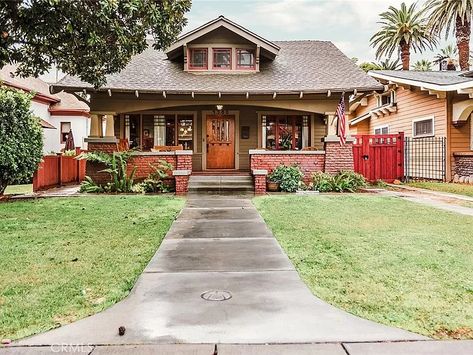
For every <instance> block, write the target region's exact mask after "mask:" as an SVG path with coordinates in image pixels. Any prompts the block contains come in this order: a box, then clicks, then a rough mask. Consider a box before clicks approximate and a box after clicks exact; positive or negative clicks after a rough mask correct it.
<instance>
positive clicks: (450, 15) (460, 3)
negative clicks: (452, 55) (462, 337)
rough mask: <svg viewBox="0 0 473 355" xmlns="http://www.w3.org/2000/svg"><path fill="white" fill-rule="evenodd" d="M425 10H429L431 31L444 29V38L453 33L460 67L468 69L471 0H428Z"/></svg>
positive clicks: (437, 31)
mask: <svg viewBox="0 0 473 355" xmlns="http://www.w3.org/2000/svg"><path fill="white" fill-rule="evenodd" d="M425 10H426V11H429V16H428V17H429V21H428V25H429V28H430V30H431V31H432V33H435V34H440V33H442V32H444V31H445V38H447V37H448V35H449V34H450V33H452V34H455V37H456V38H457V48H458V56H459V59H458V61H459V63H460V69H461V70H469V69H470V65H469V63H468V59H469V56H470V34H471V18H472V16H473V0H428V1H427V2H426V4H425Z"/></svg>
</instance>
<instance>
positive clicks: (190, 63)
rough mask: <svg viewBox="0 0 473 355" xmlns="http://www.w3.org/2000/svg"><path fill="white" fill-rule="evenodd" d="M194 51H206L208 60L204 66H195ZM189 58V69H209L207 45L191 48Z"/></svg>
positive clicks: (207, 59)
mask: <svg viewBox="0 0 473 355" xmlns="http://www.w3.org/2000/svg"><path fill="white" fill-rule="evenodd" d="M193 51H203V52H205V57H206V61H205V66H204V67H195V66H193V64H192V52H193ZM187 59H188V67H189V70H209V49H208V48H206V47H195V48H189V53H188V56H187Z"/></svg>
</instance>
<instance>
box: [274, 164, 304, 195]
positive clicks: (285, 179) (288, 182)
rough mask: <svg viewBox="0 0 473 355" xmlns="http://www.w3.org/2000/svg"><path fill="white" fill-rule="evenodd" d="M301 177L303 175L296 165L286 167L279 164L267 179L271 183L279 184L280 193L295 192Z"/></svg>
mask: <svg viewBox="0 0 473 355" xmlns="http://www.w3.org/2000/svg"><path fill="white" fill-rule="evenodd" d="M303 176H304V174H303V173H302V171H301V169H299V167H298V166H297V165H293V166H286V165H282V164H281V165H279V166H278V167H277V168H276V169H274V170H273V171H272V172H271V174H269V175H268V178H269V180H270V181H272V182H277V183H279V187H280V189H281V191H285V192H295V191H297V188H298V187H299V184H300V182H301V181H302V177H303Z"/></svg>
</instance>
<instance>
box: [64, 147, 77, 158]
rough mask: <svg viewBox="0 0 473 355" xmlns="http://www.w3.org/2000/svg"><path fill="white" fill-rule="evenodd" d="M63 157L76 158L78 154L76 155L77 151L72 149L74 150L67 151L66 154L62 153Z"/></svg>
mask: <svg viewBox="0 0 473 355" xmlns="http://www.w3.org/2000/svg"><path fill="white" fill-rule="evenodd" d="M62 155H63V156H65V157H75V156H76V155H77V154H76V151H75V150H74V149H72V150H65V151H64V153H62Z"/></svg>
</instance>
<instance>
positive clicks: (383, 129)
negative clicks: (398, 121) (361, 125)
mask: <svg viewBox="0 0 473 355" xmlns="http://www.w3.org/2000/svg"><path fill="white" fill-rule="evenodd" d="M374 134H389V126H380V127H376V128H375V129H374Z"/></svg>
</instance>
